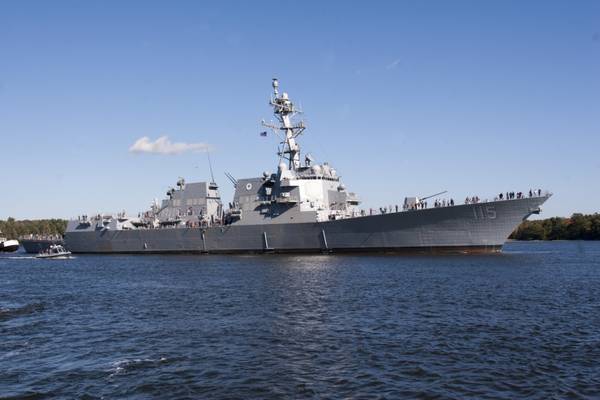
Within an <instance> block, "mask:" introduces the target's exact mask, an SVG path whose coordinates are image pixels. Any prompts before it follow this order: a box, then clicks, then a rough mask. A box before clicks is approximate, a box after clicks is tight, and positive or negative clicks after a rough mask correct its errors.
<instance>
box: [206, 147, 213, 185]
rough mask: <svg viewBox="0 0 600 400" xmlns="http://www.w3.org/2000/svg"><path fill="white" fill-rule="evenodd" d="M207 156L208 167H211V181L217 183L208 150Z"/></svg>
mask: <svg viewBox="0 0 600 400" xmlns="http://www.w3.org/2000/svg"><path fill="white" fill-rule="evenodd" d="M206 157H208V168H209V169H210V179H211V183H215V175H214V174H213V167H212V161H211V160H210V151H208V150H206Z"/></svg>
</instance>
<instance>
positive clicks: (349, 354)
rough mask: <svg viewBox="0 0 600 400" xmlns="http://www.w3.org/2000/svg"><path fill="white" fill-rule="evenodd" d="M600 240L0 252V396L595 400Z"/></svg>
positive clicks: (599, 391) (598, 387) (598, 389)
mask: <svg viewBox="0 0 600 400" xmlns="http://www.w3.org/2000/svg"><path fill="white" fill-rule="evenodd" d="M599 332H600V243H598V242H595V243H593V242H553V243H510V244H508V245H507V247H506V249H505V252H504V253H503V254H501V255H490V256H443V257H441V256H438V257H428V256H415V257H405V256H404V257H398V256H276V255H269V256H159V255H157V256H91V255H90V256H78V257H77V258H75V259H73V260H37V259H32V258H27V257H26V255H25V254H11V255H2V256H0V398H11V397H20V396H30V397H31V398H55V397H66V398H90V399H91V398H136V399H137V398H175V399H179V398H181V399H184V398H239V399H248V398H390V399H394V398H473V399H475V398H477V399H481V398H494V399H496V398H504V399H515V398H531V399H548V398H598V397H600V361H599V360H600V333H599Z"/></svg>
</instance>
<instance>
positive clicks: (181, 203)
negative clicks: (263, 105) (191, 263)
mask: <svg viewBox="0 0 600 400" xmlns="http://www.w3.org/2000/svg"><path fill="white" fill-rule="evenodd" d="M272 86H273V94H272V96H271V100H270V102H269V104H270V105H271V107H272V108H273V111H274V116H275V117H276V119H277V121H278V123H277V124H273V123H265V122H264V121H263V125H264V126H265V127H267V128H269V129H271V130H272V131H273V133H274V134H276V135H278V136H279V138H280V148H279V151H278V155H279V163H278V165H277V170H276V172H274V173H270V172H264V173H263V174H262V175H261V176H259V177H255V178H246V179H239V180H236V179H234V178H233V177H231V176H229V175H228V176H229V177H230V179H231V180H232V182H233V184H234V186H235V194H234V197H233V200H232V201H231V202H230V203H228V204H227V207H224V204H223V203H222V201H221V198H220V195H219V187H218V185H217V184H216V183H215V180H214V178H212V179H211V182H195V183H186V182H185V180H184V179H183V178H180V179H179V180H178V181H177V184H176V188H171V189H169V190H168V191H167V196H166V198H165V199H164V200H163V201H162V202H161V203H160V204H159V203H158V202H156V201H155V202H154V203H153V204H152V206H151V207H150V209H149V210H147V211H145V212H142V213H140V214H139V215H138V216H137V217H131V216H127V215H126V214H125V213H124V212H123V213H120V214H118V215H116V216H113V215H101V214H98V215H95V216H93V217H88V216H81V217H79V218H78V219H77V220H73V221H70V222H69V224H68V227H67V232H66V235H65V243H66V245H67V247H68V248H69V250H71V251H72V252H74V253H76V252H100V253H101V252H126V253H138V252H139V253H143V252H200V253H221V252H343V251H402V250H410V251H415V250H416V251H436V250H440V251H441V250H444V251H446V250H447V251H498V250H499V249H500V248H501V247H502V244H503V243H504V241H505V240H506V238H507V237H508V235H509V234H510V233H511V232H512V230H513V229H514V228H515V227H516V226H517V225H518V224H519V223H520V222H521V221H522V220H523V219H525V218H527V217H528V216H529V215H531V214H533V213H538V212H539V211H540V208H539V206H540V205H541V204H542V203H543V202H544V201H546V199H547V198H548V197H549V194H544V195H542V194H541V192H540V193H537V194H536V195H535V196H532V195H530V196H529V197H522V198H518V199H511V200H503V201H494V202H487V203H479V202H478V201H477V202H472V203H471V204H464V205H454V202H452V206H446V207H434V208H426V207H425V206H424V203H423V202H419V200H418V199H417V200H416V202H415V199H414V198H412V200H411V204H413V207H404V209H403V210H398V209H396V212H392V211H393V210H391V209H390V210H385V211H386V212H385V213H380V214H377V215H373V213H372V212H369V213H367V212H365V211H364V210H361V209H359V204H360V201H359V199H358V197H357V196H356V194H354V193H352V192H349V191H348V190H347V189H346V187H345V185H344V184H343V183H342V182H341V180H340V176H339V174H338V172H337V171H336V170H335V169H334V168H333V167H332V166H331V165H330V164H329V163H326V162H324V163H321V164H319V163H316V162H315V160H314V159H313V157H311V156H310V155H309V154H306V155H305V156H304V158H302V154H301V149H300V144H299V142H298V138H299V136H300V135H302V133H303V132H304V131H305V129H306V126H305V124H304V123H303V122H302V121H299V120H298V118H297V117H298V114H299V110H297V108H296V107H295V105H294V103H293V102H292V101H291V99H290V98H289V96H288V94H287V93H285V92H283V93H280V92H279V82H278V81H277V79H274V80H273V82H272ZM211 176H212V167H211ZM405 204H408V203H407V201H405ZM417 206H418V207H417Z"/></svg>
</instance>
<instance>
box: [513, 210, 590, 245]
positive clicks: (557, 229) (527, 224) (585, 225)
mask: <svg viewBox="0 0 600 400" xmlns="http://www.w3.org/2000/svg"><path fill="white" fill-rule="evenodd" d="M510 238H511V239H516V240H600V214H590V215H584V214H573V215H572V216H571V217H570V218H560V217H554V218H548V219H544V220H538V221H524V222H523V223H522V224H521V225H519V227H518V228H517V229H516V230H515V231H514V232H513V233H512V234H511V235H510Z"/></svg>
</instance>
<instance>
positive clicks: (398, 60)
mask: <svg viewBox="0 0 600 400" xmlns="http://www.w3.org/2000/svg"><path fill="white" fill-rule="evenodd" d="M400 61H401V60H400V59H399V58H397V59H395V60H394V61H392V62H391V63H389V64H388V65H386V66H385V69H387V70H388V71H389V70H391V69H395V68H396V67H397V66H398V65H400Z"/></svg>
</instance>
